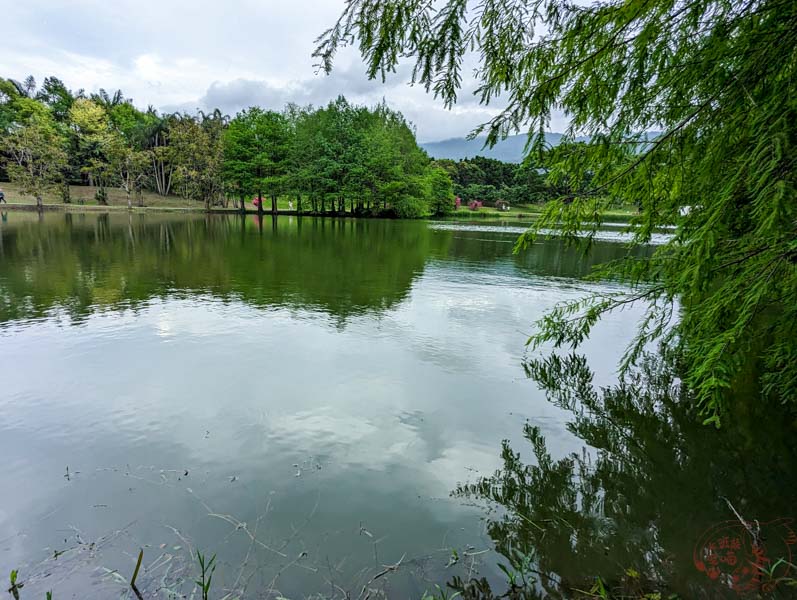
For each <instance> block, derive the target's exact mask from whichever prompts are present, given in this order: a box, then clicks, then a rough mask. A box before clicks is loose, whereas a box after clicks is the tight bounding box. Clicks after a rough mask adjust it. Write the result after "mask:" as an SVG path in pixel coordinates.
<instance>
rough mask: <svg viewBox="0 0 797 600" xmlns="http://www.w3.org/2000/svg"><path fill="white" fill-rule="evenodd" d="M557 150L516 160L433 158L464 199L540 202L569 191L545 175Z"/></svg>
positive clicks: (519, 202) (559, 151)
mask: <svg viewBox="0 0 797 600" xmlns="http://www.w3.org/2000/svg"><path fill="white" fill-rule="evenodd" d="M558 153H561V149H557V148H549V149H545V150H544V151H543V152H541V153H536V154H534V155H528V156H526V158H525V160H524V161H523V162H521V163H519V164H516V163H509V162H503V161H500V160H497V159H495V158H487V157H484V156H475V157H473V158H463V159H461V160H458V161H454V160H451V159H448V158H446V159H439V160H437V161H436V162H437V165H438V166H440V167H441V168H442V169H444V170H445V171H446V173H448V175H449V177H451V181H452V182H453V187H454V194H455V195H456V196H458V197H460V198H461V199H462V200H463V201H464V202H465V203H467V202H470V201H471V200H480V201H482V202H483V203H484V204H485V205H487V206H493V205H495V203H496V202H498V201H500V200H503V201H505V202H509V203H510V204H529V203H535V204H540V203H543V202H547V201H548V200H553V199H555V198H560V197H562V196H566V195H568V193H570V191H569V190H568V189H566V188H565V187H564V186H562V185H560V184H557V183H555V182H554V181H553V180H550V179H549V177H548V175H549V169H548V165H549V164H550V162H551V159H552V158H554V156H556V155H558Z"/></svg>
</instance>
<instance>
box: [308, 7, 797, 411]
mask: <svg viewBox="0 0 797 600" xmlns="http://www.w3.org/2000/svg"><path fill="white" fill-rule="evenodd" d="M796 24H797V4H795V3H793V2H780V1H778V0H756V1H751V2H742V3H739V2H721V1H719V0H687V1H685V2H674V1H672V0H651V1H646V2H636V1H631V2H626V1H621V0H608V1H604V2H600V3H593V4H590V5H588V6H585V5H583V4H578V3H570V2H566V1H564V0H532V1H531V2H528V1H527V0H485V1H484V2H482V3H479V4H474V5H470V3H467V2H465V1H463V0H445V1H443V2H441V3H431V2H427V1H426V0H403V1H398V2H391V3H384V2H379V1H378V0H360V1H358V2H351V3H349V4H347V6H346V9H345V11H344V14H343V15H342V17H341V19H340V20H339V21H338V22H337V24H336V25H335V26H333V27H332V28H331V29H330V30H328V31H327V32H326V33H325V34H324V35H323V36H322V37H321V39H320V42H319V47H318V48H317V50H316V56H317V57H319V58H320V60H321V63H322V65H323V66H324V67H325V68H326V69H327V70H329V69H331V67H332V61H333V57H334V55H335V52H336V50H337V49H338V48H339V47H340V46H342V45H345V44H346V43H349V42H350V41H354V40H357V41H358V42H359V47H360V50H361V52H362V54H363V56H364V58H365V60H366V63H367V71H368V74H369V75H370V76H371V77H376V76H382V77H384V76H385V75H386V73H387V72H389V71H391V70H393V69H394V68H395V66H396V64H397V62H398V60H399V57H406V56H410V57H414V59H415V61H416V62H415V69H414V71H413V74H414V79H415V81H417V82H419V83H420V84H422V85H425V86H426V88H427V89H429V90H432V91H433V92H434V93H435V94H437V95H439V96H440V97H441V98H442V99H443V101H444V102H445V103H446V104H447V105H451V104H453V103H454V102H455V101H456V98H457V93H458V89H459V84H460V81H461V71H462V68H463V58H464V57H465V55H466V53H468V52H469V51H470V50H471V49H475V50H476V53H477V56H478V60H479V61H480V65H479V67H480V68H479V69H478V71H477V76H478V78H479V86H478V90H477V94H478V97H479V99H480V100H481V102H483V103H489V102H490V101H491V100H493V98H494V97H495V96H497V95H498V94H503V97H504V98H505V99H506V104H505V107H504V108H503V109H502V110H501V111H500V113H499V114H498V115H497V116H496V117H495V118H494V119H492V120H491V121H490V122H489V123H487V124H485V125H484V126H483V127H481V128H479V130H478V131H485V130H486V131H487V135H488V138H487V139H488V141H489V142H490V143H493V142H495V141H497V140H498V139H500V138H501V137H502V136H504V135H507V134H509V133H511V132H514V131H517V130H518V129H520V128H525V129H526V130H527V131H529V132H530V143H531V144H530V147H531V148H532V149H534V150H542V148H543V144H544V135H543V132H544V129H545V127H546V126H547V125H548V123H549V121H550V118H551V115H552V113H553V111H554V110H563V111H564V112H565V113H566V114H568V115H569V116H570V118H571V121H570V126H569V128H568V130H567V131H566V135H565V141H571V142H572V141H575V139H576V137H577V136H578V135H583V136H586V137H587V139H589V140H590V142H589V143H588V144H586V145H585V148H584V151H583V152H581V151H578V152H568V153H566V154H565V156H563V157H562V161H563V162H562V164H561V165H560V166H559V167H558V169H559V171H560V172H562V173H567V174H568V177H569V178H570V179H571V180H572V181H575V182H581V181H584V180H585V178H586V179H588V180H589V184H588V185H587V186H579V185H576V186H572V187H573V188H574V189H573V194H572V197H571V198H570V202H568V203H550V204H549V205H548V206H547V210H546V211H545V213H544V214H543V216H542V218H541V219H539V220H538V221H537V223H536V226H535V228H534V229H533V230H532V231H530V232H529V233H528V234H527V235H524V236H523V238H522V240H521V244H520V245H521V246H523V245H525V244H529V243H534V240H535V238H536V236H537V235H538V232H539V231H540V230H541V229H542V228H550V227H560V228H561V229H562V233H563V235H565V236H566V237H567V238H568V239H571V240H577V238H578V236H579V233H578V232H579V231H587V232H588V235H587V239H586V243H589V241H590V239H591V235H593V234H594V232H595V230H596V228H597V226H598V224H599V223H600V220H601V216H600V215H601V213H602V211H603V210H604V209H606V208H608V207H611V206H614V205H615V204H617V203H620V202H623V203H630V204H635V205H637V206H639V207H640V211H639V215H638V216H637V217H636V218H635V219H634V222H633V223H632V226H633V229H632V230H633V231H634V233H635V239H636V243H638V244H644V243H646V242H648V241H649V240H650V238H651V236H652V234H653V233H654V231H655V229H656V228H657V227H660V226H662V225H669V224H675V225H677V230H676V232H675V235H674V238H673V239H672V241H670V242H669V243H667V244H664V245H662V246H659V247H658V248H657V249H656V250H655V252H653V253H652V255H651V256H650V257H649V258H647V259H645V260H633V261H632V260H626V261H620V262H619V263H616V264H613V265H611V266H610V267H609V268H608V269H607V270H605V271H604V272H603V275H607V276H612V277H617V278H620V279H621V280H623V281H625V282H627V283H629V284H630V285H631V286H632V288H633V290H632V291H630V292H628V293H626V294H613V295H611V296H601V297H594V298H590V299H587V300H585V301H583V302H577V303H572V304H568V305H565V306H562V307H560V308H559V309H558V310H556V311H554V312H553V313H551V314H550V315H548V317H546V318H545V319H544V320H543V321H541V322H540V323H539V329H538V333H537V335H536V336H535V337H534V338H533V341H534V342H535V343H542V342H553V343H554V344H555V345H557V346H560V345H573V344H578V343H580V342H581V341H582V340H584V339H585V337H587V336H588V335H589V332H590V329H591V327H592V326H593V325H594V324H595V323H596V322H597V321H598V320H599V318H600V316H601V315H602V314H604V313H606V312H607V311H611V310H615V309H618V308H621V307H622V306H624V305H625V304H627V303H629V302H633V301H637V300H640V301H645V302H647V303H648V304H649V307H650V310H649V313H648V316H647V318H646V319H645V320H644V321H643V322H642V323H641V328H640V331H639V334H638V336H637V339H636V342H635V343H634V344H633V345H632V346H631V347H630V348H629V351H628V354H627V356H626V358H627V360H626V361H625V363H624V364H625V365H629V364H631V363H633V362H634V360H635V359H636V358H637V357H638V356H639V353H640V352H641V350H642V348H643V347H644V346H645V345H646V344H647V343H648V342H650V341H652V340H653V339H657V338H662V339H663V340H664V341H665V342H667V343H668V344H669V345H671V346H676V345H677V346H679V347H680V348H681V351H682V353H683V359H684V362H685V366H686V368H685V371H684V374H685V377H686V379H687V381H688V382H689V384H690V385H691V386H692V387H693V388H694V389H695V390H696V392H697V394H696V402H697V403H698V404H699V405H700V406H701V407H702V409H703V415H704V416H705V417H706V419H707V421H711V422H715V423H718V422H719V415H720V411H721V409H722V406H723V400H722V399H723V396H724V395H725V394H726V392H727V391H728V390H729V389H730V388H731V387H732V386H733V385H734V381H735V379H736V378H737V376H738V375H739V374H740V373H742V372H743V371H744V370H745V369H746V368H748V367H755V368H757V369H759V370H760V373H761V377H760V383H761V385H762V389H763V392H764V393H765V394H767V395H768V396H770V397H773V398H776V399H782V400H793V399H795V398H797V360H795V358H796V357H797V342H795V339H797V336H795V334H797V330H796V329H795V328H796V327H797V266H796V265H797V260H795V256H797V235H796V234H795V227H794V223H795V219H797V214H795V212H796V211H797V202H795V183H796V182H795V168H794V165H795V162H796V161H797V145H796V144H795V141H796V140H797V134H796V133H795V123H797V94H795V81H797V78H796V77H795V75H797V55H795V53H794V52H793V48H794V47H795V45H796V44H797V26H795V25H796ZM648 131H659V132H661V133H659V134H656V135H650V134H647V133H645V132H648ZM687 207H691V209H689V208H687ZM582 241H583V240H582ZM674 317H678V318H676V319H675V321H676V322H675V324H674V325H673V320H674Z"/></svg>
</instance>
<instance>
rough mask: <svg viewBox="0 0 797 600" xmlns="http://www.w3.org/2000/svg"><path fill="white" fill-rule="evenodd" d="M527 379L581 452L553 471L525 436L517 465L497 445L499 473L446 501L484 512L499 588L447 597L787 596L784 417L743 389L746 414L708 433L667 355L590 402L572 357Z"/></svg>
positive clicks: (792, 453)
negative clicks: (501, 577) (498, 561)
mask: <svg viewBox="0 0 797 600" xmlns="http://www.w3.org/2000/svg"><path fill="white" fill-rule="evenodd" d="M527 372H528V374H529V375H530V376H531V377H533V378H534V379H536V380H537V381H538V382H539V384H540V385H541V386H542V387H543V388H544V390H545V392H546V394H547V396H548V399H549V401H551V402H552V403H554V404H556V405H557V406H559V407H561V408H563V409H565V410H567V411H569V412H570V413H571V415H572V419H571V421H570V422H569V424H568V429H569V430H570V431H571V432H572V433H573V434H575V435H576V436H578V437H579V438H580V439H581V440H583V442H584V443H585V444H586V447H585V449H584V450H583V451H582V452H581V453H573V454H571V455H569V456H565V457H564V458H554V457H553V456H552V455H551V453H550V451H549V450H548V448H547V447H546V442H545V437H544V435H543V432H542V430H541V428H540V427H538V426H535V425H534V424H533V423H527V424H526V426H525V428H524V436H525V438H526V440H527V441H528V443H529V445H530V450H531V453H530V454H528V456H525V455H524V453H527V451H528V450H529V448H524V449H522V451H520V452H519V451H517V449H513V448H511V447H510V446H509V443H508V442H506V441H505V442H504V444H503V448H502V458H503V461H504V464H503V468H502V469H500V470H499V471H497V472H496V473H495V474H493V475H492V476H489V477H483V478H481V479H480V480H479V481H478V482H476V483H475V484H470V485H463V486H460V487H459V488H458V489H456V490H455V491H454V495H455V496H458V497H461V498H465V499H469V500H477V501H483V502H485V503H486V504H487V505H489V506H491V508H492V510H493V511H494V512H492V513H491V515H492V516H491V518H490V519H489V521H488V532H489V534H490V536H491V538H492V539H493V541H494V544H495V547H496V550H497V552H498V553H499V554H500V555H501V556H502V557H503V559H504V560H503V564H502V565H501V569H502V570H503V571H504V573H506V580H507V581H506V583H505V584H502V585H503V587H504V588H505V589H501V590H497V589H494V588H495V584H494V583H493V586H492V587H491V585H490V582H488V580H487V579H477V578H473V579H471V580H470V581H463V580H462V579H459V578H455V579H453V580H452V581H451V582H450V583H449V586H450V587H452V588H454V589H455V590H458V591H459V592H460V593H461V594H462V595H463V596H464V597H466V598H494V597H510V598H574V597H631V598H641V597H648V598H659V597H660V598H668V597H681V598H726V597H727V598H734V597H783V598H787V597H789V598H790V597H794V596H795V592H794V590H795V588H794V587H793V585H790V584H792V580H791V578H792V577H797V568H795V567H794V566H793V565H792V564H791V563H793V562H794V560H792V559H791V552H792V549H797V546H795V542H797V536H795V534H794V533H793V532H792V531H791V527H790V522H791V517H793V516H794V513H795V511H794V507H793V499H794V497H795V491H796V490H797V485H795V483H796V482H797V477H795V469H794V467H795V465H797V460H795V459H796V458H797V446H796V445H795V444H794V443H793V433H794V429H795V427H794V417H793V415H791V414H787V413H786V412H785V410H784V408H783V407H782V406H777V407H774V406H772V405H771V404H766V403H765V402H764V401H763V400H760V401H759V400H756V401H753V400H752V399H753V398H757V396H753V395H752V394H754V393H755V392H754V386H753V383H752V381H753V378H752V377H751V378H750V381H749V382H747V383H748V385H743V384H740V385H739V386H737V389H736V390H735V392H734V393H736V394H746V395H747V401H746V402H733V403H730V402H729V403H728V406H740V407H743V410H738V411H737V412H735V413H734V414H727V415H726V416H725V418H724V421H723V426H722V427H721V428H720V429H715V428H713V427H711V428H710V427H707V426H704V425H702V424H701V419H700V416H699V414H697V411H696V410H695V409H694V408H693V407H694V404H693V403H692V402H691V401H690V397H689V392H688V390H686V389H685V388H684V387H683V386H682V385H681V383H680V381H679V379H678V377H677V357H676V356H674V355H658V354H656V355H653V354H648V355H646V356H645V357H644V360H643V361H642V363H641V364H640V366H639V368H638V369H636V370H635V371H634V372H633V373H631V374H629V375H628V376H626V377H625V378H623V379H622V380H621V382H620V383H618V384H617V385H614V386H611V387H607V388H601V389H596V386H595V385H594V384H593V374H592V373H591V371H590V370H589V368H588V365H587V363H586V360H585V359H584V358H582V357H580V356H576V355H571V356H568V357H556V356H554V357H551V358H548V359H545V360H536V361H532V362H530V363H528V364H527ZM529 459H531V460H529ZM732 547H733V548H732Z"/></svg>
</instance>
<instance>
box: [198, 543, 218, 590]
mask: <svg viewBox="0 0 797 600" xmlns="http://www.w3.org/2000/svg"><path fill="white" fill-rule="evenodd" d="M196 555H197V560H198V561H199V569H200V577H199V579H197V580H196V581H195V583H196V584H197V587H199V589H200V590H201V591H202V600H208V597H209V594H210V586H211V584H212V582H213V573H214V572H215V571H216V555H215V554H214V555H213V556H212V557H211V558H210V560H206V557H205V555H203V554H202V553H201V552H199V551H197V553H196Z"/></svg>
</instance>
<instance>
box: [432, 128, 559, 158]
mask: <svg viewBox="0 0 797 600" xmlns="http://www.w3.org/2000/svg"><path fill="white" fill-rule="evenodd" d="M527 139H528V138H527V137H526V136H525V135H511V136H509V137H508V138H506V139H505V140H502V141H500V142H498V143H497V144H496V145H495V146H493V147H492V148H484V140H485V138H483V137H481V138H476V139H474V140H468V139H465V138H451V139H449V140H441V141H439V142H426V143H422V144H421V147H422V148H423V149H424V150H426V151H427V152H428V153H429V156H431V157H432V158H450V159H452V160H460V159H463V158H473V157H474V156H486V157H488V158H495V159H498V160H501V161H504V162H511V163H519V162H520V161H521V160H523V148H524V147H525V146H526V140H527ZM561 139H562V134H561V133H546V134H545V141H546V142H547V143H549V144H550V145H551V146H556V145H557V144H558V143H559V141H560V140H561Z"/></svg>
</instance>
